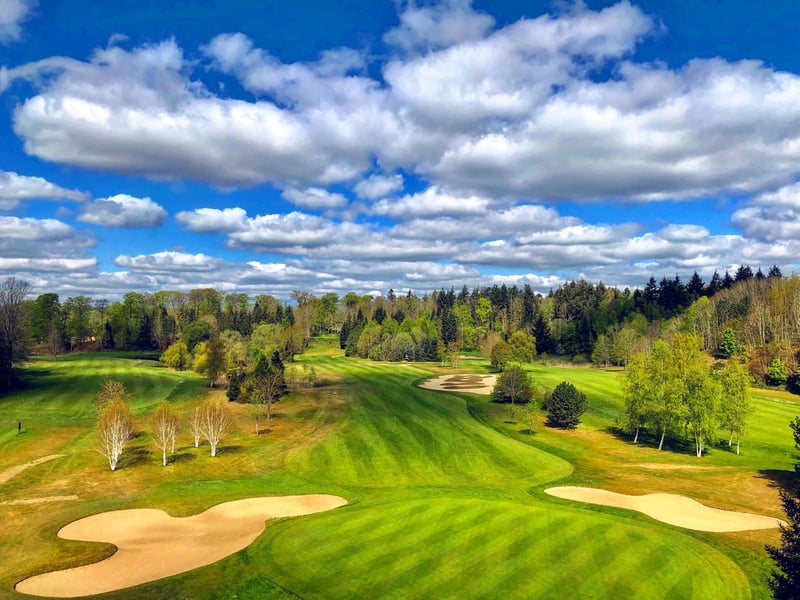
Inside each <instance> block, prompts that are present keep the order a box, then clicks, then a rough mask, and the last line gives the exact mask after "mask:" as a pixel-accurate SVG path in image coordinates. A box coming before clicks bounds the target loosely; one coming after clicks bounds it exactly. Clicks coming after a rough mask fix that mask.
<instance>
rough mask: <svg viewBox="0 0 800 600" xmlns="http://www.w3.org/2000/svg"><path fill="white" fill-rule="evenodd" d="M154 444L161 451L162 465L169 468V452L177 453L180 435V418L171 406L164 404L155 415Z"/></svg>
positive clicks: (153, 424)
mask: <svg viewBox="0 0 800 600" xmlns="http://www.w3.org/2000/svg"><path fill="white" fill-rule="evenodd" d="M152 426H153V443H154V444H155V445H156V448H158V449H159V450H161V463H162V465H163V466H165V467H166V466H167V450H168V449H169V450H170V451H171V453H172V454H174V453H175V438H176V437H177V435H178V417H176V416H175V413H173V412H172V409H171V408H170V407H169V404H167V403H166V402H162V403H161V404H160V405H159V406H158V408H157V409H156V411H155V413H153V423H152Z"/></svg>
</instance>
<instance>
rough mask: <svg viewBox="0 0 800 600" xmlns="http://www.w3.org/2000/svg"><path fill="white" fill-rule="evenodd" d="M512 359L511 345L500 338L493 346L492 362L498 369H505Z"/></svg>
mask: <svg viewBox="0 0 800 600" xmlns="http://www.w3.org/2000/svg"><path fill="white" fill-rule="evenodd" d="M510 360H511V346H509V345H508V343H507V342H504V341H503V340H500V341H499V342H497V343H496V344H495V345H494V347H493V348H492V356H491V363H492V366H493V367H494V368H495V369H497V370H498V371H503V370H504V369H505V368H506V365H507V364H508V361H510Z"/></svg>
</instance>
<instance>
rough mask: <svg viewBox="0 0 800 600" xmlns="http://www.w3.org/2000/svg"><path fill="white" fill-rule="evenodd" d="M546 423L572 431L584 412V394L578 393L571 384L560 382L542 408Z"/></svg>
mask: <svg viewBox="0 0 800 600" xmlns="http://www.w3.org/2000/svg"><path fill="white" fill-rule="evenodd" d="M543 408H545V410H547V423H548V424H549V425H553V426H555V427H563V428H564V429H574V428H575V427H577V426H578V423H580V417H581V415H582V414H583V413H584V412H586V394H584V393H582V392H579V391H578V390H577V388H576V387H575V386H574V385H572V384H571V383H567V382H566V381H562V382H561V383H559V384H558V385H557V386H556V389H554V390H553V392H552V393H551V394H550V395H549V396H548V397H547V399H546V400H545V403H544V406H543Z"/></svg>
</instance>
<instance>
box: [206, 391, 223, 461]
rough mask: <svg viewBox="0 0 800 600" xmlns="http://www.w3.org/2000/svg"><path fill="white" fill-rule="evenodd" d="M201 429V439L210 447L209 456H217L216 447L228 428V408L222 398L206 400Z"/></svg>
mask: <svg viewBox="0 0 800 600" xmlns="http://www.w3.org/2000/svg"><path fill="white" fill-rule="evenodd" d="M201 412H202V419H201V428H202V433H203V437H205V438H206V440H208V443H209V445H210V446H211V456H216V455H217V445H219V443H220V441H222V438H224V437H225V436H226V435H227V433H228V429H229V428H230V418H229V417H228V407H227V406H226V402H225V400H223V399H222V398H212V399H209V400H206V401H205V402H204V403H203V407H202V411H201Z"/></svg>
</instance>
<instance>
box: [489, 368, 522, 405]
mask: <svg viewBox="0 0 800 600" xmlns="http://www.w3.org/2000/svg"><path fill="white" fill-rule="evenodd" d="M531 396H532V393H531V379H530V375H529V374H528V372H527V371H523V370H522V369H521V368H520V367H518V366H516V365H515V366H512V367H509V368H508V369H506V370H505V371H503V372H502V373H500V375H498V377H497V381H496V382H495V384H494V388H493V390H492V400H494V401H495V402H510V403H511V405H512V406H513V405H515V404H517V403H526V402H530V399H531Z"/></svg>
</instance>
